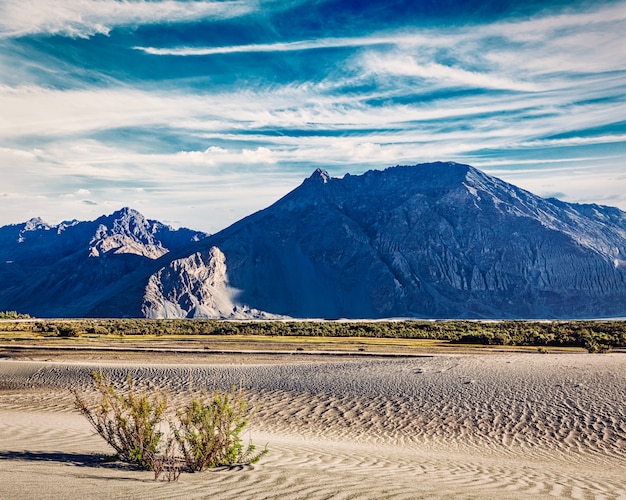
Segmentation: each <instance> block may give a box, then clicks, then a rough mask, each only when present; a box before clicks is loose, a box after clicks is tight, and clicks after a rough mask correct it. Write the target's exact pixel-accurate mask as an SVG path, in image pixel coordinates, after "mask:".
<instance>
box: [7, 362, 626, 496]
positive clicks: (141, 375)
mask: <svg viewBox="0 0 626 500" xmlns="http://www.w3.org/2000/svg"><path fill="white" fill-rule="evenodd" d="M44 356H45V355H44ZM37 359H38V358H36V360H32V361H27V360H23V359H21V360H15V359H0V498H1V499H20V498H24V499H26V498H29V499H31V498H51V499H52V498H55V499H56V498H151V499H159V498H217V499H221V498H223V499H227V498H229V499H230V498H244V499H246V498H250V499H257V498H287V499H326V498H341V499H360V498H368V499H369V498H371V499H381V498H406V499H409V498H410V499H413V498H476V499H484V498H494V499H496V498H497V499H500V498H597V499H611V498H621V499H626V354H605V355H591V354H530V353H526V354H524V353H512V354H507V353H501V354H495V355H494V354H491V355H482V354H472V355H433V356H424V357H415V358H409V359H389V358H385V359H383V358H380V359H379V358H366V359H361V358H359V359H354V358H341V357H324V356H281V355H276V356H273V357H272V356H261V357H259V358H258V359H257V358H255V356H245V357H236V356H233V357H215V358H205V359H203V360H201V361H199V358H197V357H196V358H194V357H190V358H189V359H185V358H177V361H176V363H172V362H171V359H170V358H166V357H161V358H159V357H158V356H145V357H143V358H141V359H138V358H133V357H132V356H128V357H127V358H124V356H122V357H121V358H119V359H116V360H111V359H105V358H103V359H102V360H100V361H98V360H85V359H73V358H72V357H71V356H65V357H64V356H62V355H58V354H56V355H55V356H54V357H53V358H51V359H49V360H47V361H46V360H45V359H44V358H42V359H41V360H37ZM94 369H102V370H103V371H105V372H108V373H110V374H111V375H112V377H113V378H114V379H116V380H123V379H124V378H125V375H126V373H128V372H131V373H132V374H133V375H134V376H135V378H136V380H138V381H139V382H143V381H151V382H153V383H156V384H158V385H160V386H162V387H167V388H168V390H169V391H171V393H172V394H173V395H174V396H173V397H174V398H175V397H176V395H179V394H182V393H183V392H184V391H185V389H186V388H187V387H188V386H189V384H190V382H191V384H192V385H193V386H194V387H196V388H200V387H207V388H209V389H211V388H214V387H216V388H224V389H227V388H229V387H231V386H232V385H233V384H235V385H239V384H240V383H241V384H243V385H244V387H245V388H246V394H247V395H248V397H249V399H250V400H251V401H252V402H253V403H258V404H259V405H260V406H259V409H258V411H257V415H256V417H255V418H254V420H253V421H252V422H251V424H250V426H249V427H250V434H251V438H252V440H253V442H255V443H256V444H259V445H264V444H265V443H267V444H268V447H269V449H270V453H269V455H267V456H266V457H265V458H264V459H263V460H262V461H261V462H260V463H258V464H256V465H253V466H245V467H235V468H231V469H220V470H212V471H207V472H204V473H196V474H183V475H182V476H181V477H180V479H179V481H178V482H176V483H167V482H155V481H154V480H153V474H152V473H151V472H146V471H139V470H133V469H131V468H128V467H126V466H124V465H123V464H121V463H119V462H110V461H103V460H102V459H101V458H100V457H99V456H98V453H101V454H107V453H110V451H111V450H109V448H108V447H107V445H106V443H104V441H102V440H101V439H100V438H99V437H98V436H96V435H94V433H93V432H92V430H91V428H90V427H89V424H88V423H87V421H86V420H85V419H84V418H83V417H82V416H80V415H79V414H78V413H76V411H75V410H74V409H73V406H72V397H71V395H70V392H69V389H70V388H78V389H82V390H88V388H89V372H90V371H92V370H94Z"/></svg>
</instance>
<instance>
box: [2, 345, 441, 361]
mask: <svg viewBox="0 0 626 500" xmlns="http://www.w3.org/2000/svg"><path fill="white" fill-rule="evenodd" d="M0 349H21V350H48V351H104V352H139V353H142V352H158V353H173V354H177V353H178V354H207V355H208V354H224V355H229V354H254V355H258V354H263V355H266V354H267V355H280V354H292V355H302V356H318V355H319V356H367V357H376V358H424V357H431V356H429V355H426V354H415V353H400V352H395V353H394V352H364V351H304V350H302V351H297V350H296V351H293V350H280V349H279V350H258V349H257V350H252V349H250V350H247V349H245V350H244V349H242V350H223V349H220V350H214V349H210V350H209V349H178V348H167V347H103V346H78V345H70V346H68V345H66V346H60V345H46V346H39V345H34V344H0Z"/></svg>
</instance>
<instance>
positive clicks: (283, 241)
mask: <svg viewBox="0 0 626 500" xmlns="http://www.w3.org/2000/svg"><path fill="white" fill-rule="evenodd" d="M194 252H198V254H199V255H202V256H204V257H203V258H204V262H205V263H204V266H205V267H210V266H211V265H214V263H213V261H212V260H211V257H210V254H211V253H213V254H214V255H218V254H219V255H222V256H223V265H224V266H225V269H224V274H225V278H224V283H226V284H227V286H228V289H229V290H230V295H229V296H230V298H231V300H232V302H233V304H235V305H238V306H239V307H241V306H244V305H245V306H247V307H250V308H254V309H257V310H262V311H267V312H270V313H274V314H283V315H289V316H294V317H352V318H356V317H367V318H379V317H391V316H415V317H435V318H463V317H470V318H521V317H524V318H528V317H533V318H558V317H567V318H573V317H596V316H612V315H624V314H625V313H626V214H625V213H624V212H622V211H620V210H618V209H614V208H609V207H601V206H597V205H574V204H567V203H563V202H560V201H557V200H551V199H548V200H547V199H542V198H540V197H537V196H534V195H532V194H531V193H529V192H527V191H524V190H522V189H519V188H516V187H515V186H512V185H510V184H507V183H505V182H503V181H501V180H499V179H496V178H493V177H490V176H487V175H485V174H484V173H482V172H480V171H478V170H476V169H474V168H472V167H470V166H467V165H460V164H455V163H433V164H424V165H417V166H414V167H393V168H389V169H386V170H385V171H370V172H367V173H365V174H363V175H359V176H351V175H346V176H345V177H344V178H342V179H336V178H331V177H330V176H329V175H328V174H327V173H326V172H324V171H322V170H317V171H316V172H314V173H313V175H312V176H311V177H310V178H308V179H307V180H305V181H304V182H303V184H302V185H301V186H299V187H298V188H296V189H295V190H294V191H292V192H291V193H289V194H288V195H287V196H285V197H284V198H282V199H281V200H279V201H278V202H276V203H275V204H274V205H272V206H271V207H269V208H267V209H265V210H263V211H261V212H258V213H256V214H254V215H252V216H250V217H248V218H246V219H243V220H242V221H240V222H238V223H236V224H234V225H233V226H231V227H229V228H227V229H225V230H224V231H222V232H220V233H217V234H216V235H214V236H211V237H209V238H207V239H205V240H203V241H201V242H200V243H198V244H197V245H196V247H195V249H194ZM179 257H180V256H179ZM220 258H222V257H220ZM166 260H167V258H165V259H164V261H166ZM178 262H180V261H178ZM166 269H167V272H164V270H166ZM160 273H161V274H160V276H156V275H153V276H152V277H151V278H150V280H151V283H152V285H151V286H152V288H154V287H157V288H158V287H159V286H160V287H162V288H163V287H165V288H167V289H169V290H170V291H172V290H174V291H176V292H175V293H172V294H170V299H168V300H169V302H170V306H171V305H172V304H173V303H174V302H176V303H177V304H178V306H177V307H178V310H177V313H176V314H177V315H180V316H203V315H205V314H204V313H203V312H202V310H203V307H204V305H206V304H209V303H210V302H211V300H213V299H212V298H211V297H210V293H208V295H207V293H206V290H205V292H203V294H194V291H193V290H194V286H190V284H189V283H190V281H189V280H190V278H189V276H190V274H189V272H187V271H185V272H184V273H183V274H178V273H177V272H175V271H174V268H173V267H172V264H170V265H169V266H168V265H166V266H164V267H163V269H162V270H161V271H160ZM165 276H167V278H165ZM182 276H184V279H183V281H185V282H186V284H184V285H183V283H182V282H181V280H180V279H179V277H182ZM191 281H193V278H192V279H191ZM183 289H184V290H183ZM177 294H178V295H180V296H181V297H182V296H184V299H182V301H181V302H177V299H176V297H177ZM146 297H147V299H146V300H144V304H143V306H142V313H143V314H145V315H148V316H158V315H159V313H158V310H159V309H158V308H159V307H160V306H159V304H155V303H154V297H153V296H150V294H149V293H146ZM172 300H173V302H172ZM157 302H158V301H157ZM183 302H184V304H183ZM161 305H163V304H161ZM221 315H223V314H221Z"/></svg>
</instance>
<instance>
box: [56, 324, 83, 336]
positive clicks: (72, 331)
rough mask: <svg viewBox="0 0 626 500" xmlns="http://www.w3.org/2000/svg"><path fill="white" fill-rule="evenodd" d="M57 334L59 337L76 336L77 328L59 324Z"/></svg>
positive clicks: (77, 334)
mask: <svg viewBox="0 0 626 500" xmlns="http://www.w3.org/2000/svg"><path fill="white" fill-rule="evenodd" d="M57 335H58V336H59V337H78V336H79V333H78V329H77V328H75V327H74V326H73V325H59V326H58V327H57Z"/></svg>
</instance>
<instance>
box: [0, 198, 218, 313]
mask: <svg viewBox="0 0 626 500" xmlns="http://www.w3.org/2000/svg"><path fill="white" fill-rule="evenodd" d="M206 236H207V235H206V234H204V233H201V232H198V231H192V230H189V229H184V228H182V229H178V230H174V229H172V228H171V227H169V226H166V225H164V224H162V223H160V222H158V221H153V220H149V219H146V218H145V217H144V216H143V215H142V214H140V213H139V212H137V211H135V210H132V209H130V208H123V209H122V210H120V211H117V212H115V213H113V214H111V215H108V216H102V217H100V218H98V219H96V220H95V221H89V222H79V221H75V220H74V221H68V222H62V223H61V224H58V225H50V224H47V223H46V222H44V221H43V220H41V219H39V218H36V219H31V220H29V221H27V222H25V223H23V224H16V225H9V226H4V227H1V228H0V310H18V311H24V312H28V313H29V314H31V315H36V316H40V317H51V316H55V317H64V316H84V315H88V313H89V310H90V308H91V306H92V305H93V304H94V303H97V302H98V301H101V300H103V296H102V293H103V291H105V290H106V289H107V288H108V287H111V286H112V285H114V284H116V283H117V282H119V281H120V280H122V279H123V278H125V277H126V276H127V275H129V274H130V273H136V272H137V271H138V270H139V269H143V268H144V267H146V266H147V265H148V263H153V262H154V261H156V260H157V259H158V258H160V257H163V256H164V255H166V254H167V253H168V252H170V251H173V250H180V249H182V248H184V247H185V246H187V245H189V244H191V243H194V242H197V241H199V240H201V239H202V238H205V237H206ZM115 315H120V316H124V315H127V311H125V310H120V311H119V313H118V314H115Z"/></svg>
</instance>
